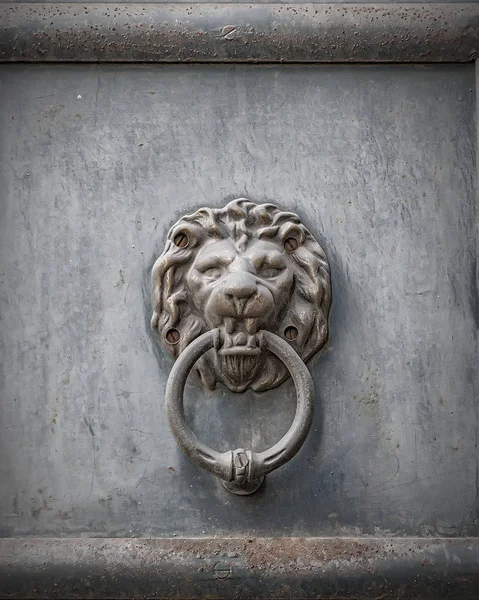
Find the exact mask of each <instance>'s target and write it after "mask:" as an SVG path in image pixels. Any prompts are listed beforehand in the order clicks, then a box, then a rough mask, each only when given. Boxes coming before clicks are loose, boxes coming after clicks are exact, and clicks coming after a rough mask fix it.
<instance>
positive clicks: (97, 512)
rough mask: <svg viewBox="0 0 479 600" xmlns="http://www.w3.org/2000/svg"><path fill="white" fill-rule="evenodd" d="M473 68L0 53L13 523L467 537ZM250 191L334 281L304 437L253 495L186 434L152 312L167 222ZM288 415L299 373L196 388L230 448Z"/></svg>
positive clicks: (4, 436)
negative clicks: (326, 266)
mask: <svg viewBox="0 0 479 600" xmlns="http://www.w3.org/2000/svg"><path fill="white" fill-rule="evenodd" d="M474 85H475V82H474V65H472V64H465V65H427V66H398V65H396V66H389V65H388V66H368V67H365V66H356V65H353V66H320V67H317V66H304V65H295V66H276V65H275V66H272V65H270V66H258V65H256V66H253V65H249V66H248V65H246V66H243V65H229V66H221V67H220V66H216V65H187V66H176V65H167V66H157V65H146V66H140V67H138V66H123V65H55V66H48V65H3V66H2V67H1V68H0V107H1V110H0V131H1V140H2V154H1V155H0V199H1V210H2V214H1V218H0V273H1V279H0V282H1V286H0V291H1V296H0V301H1V313H2V318H3V321H2V325H1V328H0V340H1V343H2V348H1V351H2V366H3V369H2V371H1V373H0V375H1V377H0V386H1V392H0V394H1V398H2V401H1V403H0V410H1V416H0V428H1V429H0V454H1V456H2V460H1V461H0V509H1V512H2V515H1V522H0V524H1V528H2V529H1V532H2V535H4V536H22V535H50V536H55V537H59V536H61V535H80V534H83V535H91V536H122V537H128V536H131V535H135V536H152V535H153V536H169V537H172V536H173V535H174V534H176V535H177V536H202V535H210V536H222V535H257V536H266V537H268V536H298V535H303V536H320V535H326V536H332V535H333V536H341V535H350V536H360V535H374V534H376V535H428V536H467V535H476V534H477V533H478V532H479V529H478V526H479V523H478V521H477V510H478V503H477V502H478V500H477V487H476V475H477V453H478V451H479V450H478V448H477V446H476V443H475V436H476V433H477V410H478V403H477V398H478V397H479V373H478V370H477V363H478V361H479V355H478V346H477V325H476V321H475V319H476V318H477V315H478V304H477V296H476V279H475V268H476V258H477V253H476V243H477V230H476V215H477V213H476V197H475V191H476V183H475V177H476V175H475V174H476V151H475V114H476V113H475V94H474ZM192 190H195V193H194V195H193V194H192ZM240 195H245V196H248V197H251V198H253V199H256V201H257V202H266V201H267V200H268V198H274V199H275V200H276V202H277V203H278V205H280V206H282V207H284V209H286V210H291V211H293V212H296V213H298V214H299V215H300V216H301V220H302V222H303V223H305V225H307V226H308V228H309V229H310V230H311V231H314V232H315V234H319V233H321V234H322V237H321V238H320V241H321V243H322V245H323V246H324V248H325V249H327V252H328V259H329V262H330V265H331V272H332V273H333V274H334V276H333V277H332V288H333V290H332V298H333V302H332V309H331V317H330V318H331V321H330V325H331V337H330V343H329V344H328V346H327V348H326V350H325V352H324V353H323V355H322V356H321V358H320V360H318V361H317V362H316V361H314V360H313V361H312V362H310V363H308V366H309V368H310V370H311V374H312V377H313V381H314V385H315V389H316V396H317V408H318V410H317V411H316V415H315V419H314V422H313V426H312V430H311V434H310V435H309V437H308V439H307V440H306V442H305V444H304V446H303V448H302V449H301V450H300V453H299V454H298V456H297V457H296V458H295V459H294V460H292V461H290V462H289V463H287V464H286V465H284V466H283V467H282V468H281V469H278V470H276V471H274V472H273V473H271V474H270V475H268V477H267V481H266V485H265V487H264V493H263V491H262V490H259V491H258V492H257V493H256V494H253V495H252V496H250V497H246V498H239V497H236V496H233V495H232V494H229V493H228V492H227V491H226V490H224V489H223V487H222V486H221V484H220V482H219V481H216V480H215V478H214V477H211V476H210V475H209V474H208V473H206V472H204V471H203V470H202V469H198V468H197V467H196V466H195V465H193V464H191V462H190V461H189V460H188V459H187V458H186V457H184V455H183V454H182V453H181V452H180V451H179V449H178V448H177V445H176V443H175V441H174V439H173V438H172V436H171V434H170V432H169V428H168V422H167V419H166V417H165V412H164V390H165V385H166V381H167V378H168V374H169V372H170V370H171V365H172V362H171V360H170V359H169V357H167V356H166V354H165V353H163V352H160V351H159V348H158V344H157V342H156V340H155V339H154V336H153V332H152V330H151V327H150V319H151V310H152V307H151V302H150V289H151V283H150V273H151V268H152V265H153V263H154V262H155V260H156V258H157V257H158V255H159V254H160V252H161V250H162V248H163V244H164V239H165V236H166V235H167V232H168V230H169V228H170V227H171V225H172V224H173V223H175V222H176V221H177V220H178V218H179V217H181V215H184V214H185V213H189V212H193V211H194V210H195V208H196V207H197V206H198V203H199V202H198V198H202V204H203V203H204V204H209V205H211V206H217V207H221V206H224V201H225V197H228V196H229V197H231V198H235V197H238V196H240ZM203 201H204V202H203ZM358 348H360V351H359V353H358ZM294 410H295V393H294V387H293V385H292V382H291V381H289V380H287V381H285V382H284V383H283V384H282V386H281V387H280V388H276V389H275V390H270V391H267V392H263V393H261V394H256V393H254V392H251V390H248V391H247V392H246V393H245V394H244V396H243V395H242V396H240V397H239V396H238V395H237V394H233V393H231V392H229V391H228V390H226V389H225V388H223V389H218V390H213V391H208V392H205V390H204V388H203V387H202V386H200V385H198V384H196V383H195V382H194V380H193V379H191V381H190V382H189V383H188V384H187V386H186V390H185V412H186V416H187V420H188V423H189V425H190V427H191V428H192V430H193V432H194V433H195V434H196V435H197V437H198V438H199V439H201V441H202V442H204V443H205V444H207V445H209V446H210V447H214V448H216V449H217V450H219V451H223V450H228V449H230V448H232V447H234V448H252V449H253V450H255V451H258V452H261V451H262V450H264V449H266V448H268V447H269V446H270V445H271V444H273V443H275V442H276V441H277V440H278V439H280V437H281V435H283V434H284V432H286V431H287V429H288V427H289V424H290V423H291V420H292V419H293V416H294Z"/></svg>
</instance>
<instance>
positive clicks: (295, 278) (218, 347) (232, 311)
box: [152, 198, 331, 494]
mask: <svg viewBox="0 0 479 600" xmlns="http://www.w3.org/2000/svg"><path fill="white" fill-rule="evenodd" d="M152 286H153V318H152V326H153V328H154V329H157V330H158V332H159V334H160V337H161V338H162V339H163V340H164V343H165V345H166V347H167V348H168V350H169V351H170V352H171V354H172V355H173V356H174V357H175V358H176V359H177V360H176V362H175V364H174V366H173V369H172V370H171V373H170V376H169V379H168V383H167V386H166V409H167V414H168V420H169V423H170V427H171V430H172V432H173V435H174V436H175V438H176V441H177V443H178V445H179V446H180V448H181V450H182V451H183V452H184V453H185V454H186V455H187V456H189V458H190V459H192V460H193V461H195V462H197V463H198V464H199V465H200V466H201V467H203V468H204V469H206V470H207V471H209V472H210V473H213V475H216V476H217V477H219V478H220V479H221V480H222V482H223V484H224V485H225V487H226V488H227V489H228V490H230V491H232V492H234V493H236V494H251V493H253V492H254V491H256V490H257V489H258V488H259V486H260V485H261V483H262V481H263V479H264V476H265V475H266V474H267V473H269V472H271V471H273V470H274V469H277V468H278V467H280V466H281V465H283V464H284V463H286V462H287V461H289V460H290V459H291V458H293V456H294V455H295V454H296V453H297V451H298V450H299V449H300V447H301V446H302V444H303V442H304V441H305V439H306V437H307V435H308V432H309V429H310V427H311V422H312V418H313V410H314V388H313V382H312V379H311V375H310V374H309V371H308V369H307V367H306V365H305V362H306V361H307V360H308V359H309V358H310V357H311V356H313V354H315V353H316V352H318V351H319V350H320V349H321V348H322V347H323V346H324V344H325V343H326V340H327V336H328V312H329V305H330V298H331V294H330V280H329V266H328V262H327V259H326V255H325V253H324V251H323V249H322V248H321V246H320V245H319V244H318V242H317V241H316V240H315V239H314V238H313V236H312V235H311V233H310V232H309V231H308V230H307V229H306V227H305V226H304V225H303V224H302V223H301V221H300V219H299V217H298V216H297V215H295V214H294V213H290V212H284V211H282V210H280V209H279V208H277V207H276V206H274V205H273V204H255V203H253V202H250V201H249V200H246V199H244V198H240V199H238V200H233V201H232V202H230V203H229V204H227V205H226V206H225V207H224V208H220V209H213V208H201V209H200V210H197V211H196V212H195V213H194V214H192V215H187V216H185V217H182V218H181V219H180V220H179V221H178V222H177V223H176V224H175V225H174V226H173V227H172V228H171V230H170V232H169V233H168V239H167V242H166V246H165V250H164V251H163V254H162V255H161V256H160V257H159V258H158V260H157V261H156V263H155V265H154V267H153V271H152ZM193 367H195V370H196V371H197V373H198V375H199V376H200V379H201V381H202V383H203V384H204V385H205V386H206V387H207V388H210V389H213V388H214V387H215V385H216V383H217V382H219V383H222V384H223V385H225V386H226V387H227V388H228V389H230V390H231V391H233V392H243V391H244V390H246V389H247V388H248V387H250V388H252V389H253V390H255V391H257V392H260V391H263V390H268V389H271V388H274V387H276V386H278V385H279V384H280V383H282V382H283V381H284V380H285V379H286V378H287V377H288V376H291V377H292V379H293V382H294V385H295V388H296V394H297V408H296V414H295V417H294V420H293V423H292V425H291V427H290V429H289V431H288V432H287V433H286V434H285V435H284V436H283V438H282V439H281V440H279V442H277V443H276V444H275V445H274V446H273V447H271V448H270V449H269V450H266V451H264V452H253V451H250V450H243V449H237V450H230V451H228V452H217V451H215V450H212V449H211V448H208V447H207V446H205V445H204V444H202V443H201V442H200V441H199V440H198V439H197V438H196V436H195V435H194V434H193V432H192V431H191V430H190V429H189V427H188V426H187V424H186V421H185V415H184V409H183V391H184V387H185V383H186V379H187V377H188V374H189V372H190V370H191V369H192V368H193Z"/></svg>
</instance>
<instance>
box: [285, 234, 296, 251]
mask: <svg viewBox="0 0 479 600" xmlns="http://www.w3.org/2000/svg"><path fill="white" fill-rule="evenodd" d="M298 246H299V242H298V240H297V239H296V238H294V237H289V238H286V239H285V240H284V249H285V250H286V252H294V251H295V250H296V249H297V247H298Z"/></svg>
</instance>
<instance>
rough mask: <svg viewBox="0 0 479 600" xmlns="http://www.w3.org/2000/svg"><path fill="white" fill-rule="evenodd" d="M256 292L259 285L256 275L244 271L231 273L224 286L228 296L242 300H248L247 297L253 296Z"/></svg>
mask: <svg viewBox="0 0 479 600" xmlns="http://www.w3.org/2000/svg"><path fill="white" fill-rule="evenodd" d="M225 283H226V282H225ZM256 292H257V286H256V281H255V279H254V277H251V276H248V275H247V274H244V273H242V274H239V273H238V274H237V275H231V276H230V277H229V278H228V282H227V283H226V285H225V288H224V293H225V294H226V295H227V296H232V297H233V298H238V299H240V300H246V298H249V297H250V296H253V294H255V293H256Z"/></svg>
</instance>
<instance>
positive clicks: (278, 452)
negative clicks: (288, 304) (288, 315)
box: [165, 329, 314, 494]
mask: <svg viewBox="0 0 479 600" xmlns="http://www.w3.org/2000/svg"><path fill="white" fill-rule="evenodd" d="M260 335H261V336H262V338H263V342H264V347H265V348H266V349H267V350H269V351H270V352H272V353H273V354H275V355H276V356H277V357H278V358H279V359H280V360H281V361H282V362H283V363H284V365H285V366H286V368H287V369H288V370H289V372H290V373H291V377H292V379H293V382H294V385H295V388H296V395H297V405H296V413H295V416H294V419H293V422H292V424H291V427H290V428H289V430H288V432H287V433H286V434H285V435H284V436H283V437H282V438H281V439H280V440H279V442H277V443H276V444H274V446H272V447H271V448H269V449H268V450H265V451H264V452H252V451H245V450H243V449H237V450H233V451H231V450H229V451H227V452H217V451H216V450H213V449H211V448H209V447H208V446H206V445H205V444H203V443H201V442H200V441H199V440H198V439H197V437H196V436H195V434H194V433H193V432H192V431H191V429H190V428H189V427H188V425H187V424H186V420H185V412H184V406H183V392H184V389H185V384H186V380H187V378H188V375H189V373H190V371H191V369H192V368H193V365H194V364H195V363H196V361H197V360H198V359H199V358H200V356H202V355H203V354H205V352H208V350H211V348H213V347H216V348H218V347H219V344H220V331H219V329H214V330H212V331H208V332H206V333H204V334H203V335H201V336H200V337H199V338H197V339H196V340H194V341H193V342H191V344H189V345H188V346H187V347H186V348H185V350H183V352H182V353H181V354H180V356H179V357H178V359H177V361H176V363H175V364H174V365H173V368H172V370H171V373H170V376H169V378H168V382H167V384H166V393H165V400H166V412H167V415H168V421H169V424H170V428H171V431H172V433H173V435H174V437H175V439H176V441H177V443H178V445H179V447H180V448H181V450H182V451H183V452H184V453H185V454H186V456H188V457H189V458H190V459H191V460H193V461H194V462H196V463H198V464H199V465H200V466H201V467H203V469H206V470H207V471H209V472H210V473H212V474H213V475H216V477H219V478H220V479H222V480H223V482H225V487H227V489H229V490H230V491H232V492H234V493H236V494H251V493H253V492H254V491H256V490H257V489H258V487H259V486H260V485H261V483H262V481H263V479H264V476H265V475H266V474H267V473H270V472H271V471H274V469H277V468H278V467H281V466H282V465H284V464H285V463H286V462H288V461H289V460H291V459H292V458H293V456H294V455H295V454H296V453H297V452H298V450H299V449H300V448H301V446H302V445H303V443H304V441H305V439H306V437H307V435H308V433H309V430H310V428H311V423H312V420H313V414H314V386H313V381H312V379H311V375H310V373H309V371H308V369H307V367H306V365H305V364H304V362H303V361H302V360H301V358H300V356H299V355H298V354H297V353H296V352H295V350H293V348H292V347H291V346H290V345H289V344H288V343H287V342H285V341H284V340H283V339H281V338H280V337H278V336H277V335H275V334H274V333H271V332H270V331H264V330H263V331H261V332H260Z"/></svg>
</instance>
